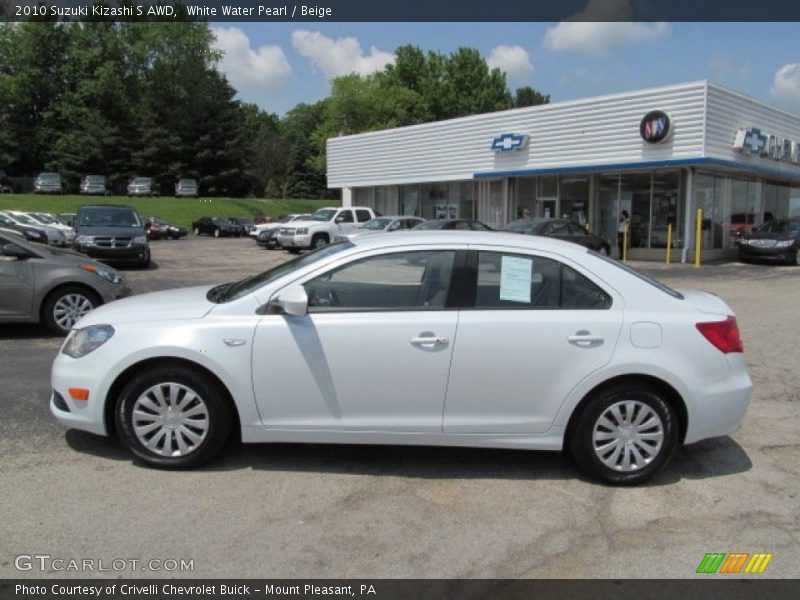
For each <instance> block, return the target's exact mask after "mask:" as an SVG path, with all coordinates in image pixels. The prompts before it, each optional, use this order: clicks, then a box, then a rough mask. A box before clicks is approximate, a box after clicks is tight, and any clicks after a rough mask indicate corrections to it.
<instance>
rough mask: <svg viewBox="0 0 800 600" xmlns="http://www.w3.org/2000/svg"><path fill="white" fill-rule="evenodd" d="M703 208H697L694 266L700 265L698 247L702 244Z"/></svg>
mask: <svg viewBox="0 0 800 600" xmlns="http://www.w3.org/2000/svg"><path fill="white" fill-rule="evenodd" d="M702 235H703V209H702V208H698V209H697V227H696V231H695V234H694V266H695V267H699V266H700V248H701V247H702V246H703V240H702V239H701V236H702Z"/></svg>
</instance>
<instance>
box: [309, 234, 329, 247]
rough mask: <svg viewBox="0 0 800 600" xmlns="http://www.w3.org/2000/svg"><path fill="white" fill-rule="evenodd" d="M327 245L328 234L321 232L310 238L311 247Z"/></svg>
mask: <svg viewBox="0 0 800 600" xmlns="http://www.w3.org/2000/svg"><path fill="white" fill-rule="evenodd" d="M327 245H328V236H326V235H325V234H323V233H318V234H316V235H315V236H314V237H312V238H311V249H312V250H316V249H317V248H322V247H323V246H327Z"/></svg>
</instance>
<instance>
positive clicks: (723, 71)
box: [708, 54, 753, 81]
mask: <svg viewBox="0 0 800 600" xmlns="http://www.w3.org/2000/svg"><path fill="white" fill-rule="evenodd" d="M708 66H709V68H710V70H711V75H712V77H713V78H714V79H717V80H728V81H731V80H747V79H750V77H751V76H752V75H753V67H752V66H751V65H750V63H749V62H743V63H742V64H736V61H734V60H733V59H732V58H731V57H730V56H725V55H723V54H718V55H716V56H713V57H712V58H711V60H710V61H709V63H708Z"/></svg>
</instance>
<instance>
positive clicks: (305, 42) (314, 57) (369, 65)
mask: <svg viewBox="0 0 800 600" xmlns="http://www.w3.org/2000/svg"><path fill="white" fill-rule="evenodd" d="M292 45H293V46H294V47H295V49H296V50H297V52H298V53H299V54H300V55H301V56H304V57H306V58H308V59H309V60H310V61H311V63H312V64H313V65H314V67H315V68H316V69H319V70H320V71H322V73H323V74H324V75H325V77H327V78H328V79H332V78H334V77H338V76H339V75H347V74H349V73H358V74H359V75H369V74H370V73H374V72H375V71H380V70H382V69H383V68H384V67H385V66H386V65H387V64H390V63H394V60H395V56H394V54H392V53H390V52H383V51H381V50H378V49H377V48H375V46H372V47H371V48H370V52H369V54H366V55H365V54H364V51H363V50H362V49H361V44H359V43H358V40H357V39H356V38H354V37H344V38H339V39H337V40H334V39H332V38H329V37H328V36H326V35H323V34H321V33H320V32H319V31H307V30H305V29H298V30H297V31H295V32H293V33H292Z"/></svg>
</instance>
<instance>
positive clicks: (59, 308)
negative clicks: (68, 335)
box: [53, 293, 94, 331]
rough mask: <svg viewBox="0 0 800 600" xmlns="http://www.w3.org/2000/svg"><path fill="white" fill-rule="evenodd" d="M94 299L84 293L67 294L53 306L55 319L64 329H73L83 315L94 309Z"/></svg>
mask: <svg viewBox="0 0 800 600" xmlns="http://www.w3.org/2000/svg"><path fill="white" fill-rule="evenodd" d="M93 308H94V306H93V305H92V301H91V300H89V298H87V297H86V296H84V295H82V294H75V293H73V294H65V295H64V296H62V297H61V298H59V299H58V300H57V301H56V303H55V305H54V306H53V319H54V320H55V322H56V323H57V324H58V326H59V327H61V328H62V329H63V330H64V331H69V330H70V329H72V327H73V325H75V323H77V322H78V319H80V318H81V317H82V316H84V315H85V314H86V313H88V312H89V311H90V310H92V309H93Z"/></svg>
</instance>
